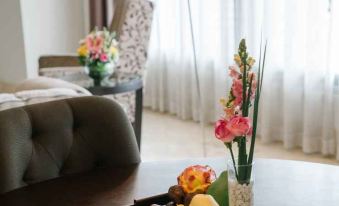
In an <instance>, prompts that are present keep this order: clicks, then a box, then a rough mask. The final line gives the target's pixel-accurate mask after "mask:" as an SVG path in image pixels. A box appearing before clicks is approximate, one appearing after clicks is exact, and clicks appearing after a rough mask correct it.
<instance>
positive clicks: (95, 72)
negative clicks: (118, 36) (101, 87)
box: [77, 28, 119, 85]
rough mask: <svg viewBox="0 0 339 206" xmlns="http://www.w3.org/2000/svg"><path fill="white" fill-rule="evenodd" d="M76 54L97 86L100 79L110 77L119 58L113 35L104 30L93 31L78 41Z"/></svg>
mask: <svg viewBox="0 0 339 206" xmlns="http://www.w3.org/2000/svg"><path fill="white" fill-rule="evenodd" d="M77 52H78V55H79V61H80V63H81V64H82V65H84V66H85V67H86V69H87V72H88V75H89V76H90V77H92V78H93V79H94V84H96V85H98V84H100V82H101V80H102V79H104V78H106V77H108V76H110V75H112V73H113V69H114V66H115V64H116V62H117V61H118V58H119V51H118V48H117V41H116V40H115V33H114V32H112V33H111V32H109V31H108V30H107V29H106V28H104V29H103V31H98V30H97V29H95V30H94V31H92V32H91V33H90V34H88V35H87V36H86V37H85V38H84V39H82V40H81V41H80V47H79V48H78V50H77Z"/></svg>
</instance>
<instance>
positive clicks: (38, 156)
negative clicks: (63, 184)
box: [0, 96, 140, 194]
mask: <svg viewBox="0 0 339 206" xmlns="http://www.w3.org/2000/svg"><path fill="white" fill-rule="evenodd" d="M139 162H140V156H139V151H138V147H137V143H136V140H135V135H134V132H133V129H132V126H131V124H130V122H129V120H128V118H127V117H126V115H125V113H124V111H123V110H122V108H121V106H119V104H117V103H116V102H114V101H112V100H110V99H107V98H103V97H94V96H88V97H77V98H72V99H64V100H58V101H52V102H46V103H40V104H34V105H28V106H24V107H18V108H13V109H9V110H5V111H1V112H0V194H1V193H5V192H8V191H10V190H13V189H16V188H20V187H23V186H27V185H30V184H34V183H36V182H40V181H44V180H48V179H52V178H57V177H60V176H64V175H69V174H76V173H82V172H85V171H89V170H94V169H98V168H102V167H114V166H121V165H129V164H131V165H132V164H136V163H139Z"/></svg>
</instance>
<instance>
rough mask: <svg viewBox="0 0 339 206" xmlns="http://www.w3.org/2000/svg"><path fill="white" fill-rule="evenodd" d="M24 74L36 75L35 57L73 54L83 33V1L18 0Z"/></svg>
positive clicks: (36, 61)
mask: <svg viewBox="0 0 339 206" xmlns="http://www.w3.org/2000/svg"><path fill="white" fill-rule="evenodd" d="M21 11H22V19H23V28H24V41H25V51H26V60H27V76H28V77H34V76H36V75H37V68H38V58H39V56H40V55H45V54H65V53H66V54H67V53H75V52H76V49H77V47H78V42H79V40H80V39H81V38H82V37H83V36H84V34H85V20H84V16H85V15H84V12H85V10H84V1H83V0H21Z"/></svg>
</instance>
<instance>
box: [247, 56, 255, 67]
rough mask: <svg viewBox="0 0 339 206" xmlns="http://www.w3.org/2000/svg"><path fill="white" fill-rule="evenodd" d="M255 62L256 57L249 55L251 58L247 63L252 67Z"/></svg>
mask: <svg viewBox="0 0 339 206" xmlns="http://www.w3.org/2000/svg"><path fill="white" fill-rule="evenodd" d="M254 63H255V59H254V58H253V57H249V58H248V59H247V64H248V65H249V66H250V67H252V66H253V65H254Z"/></svg>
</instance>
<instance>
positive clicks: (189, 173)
mask: <svg viewBox="0 0 339 206" xmlns="http://www.w3.org/2000/svg"><path fill="white" fill-rule="evenodd" d="M215 179H216V175H215V172H214V170H213V169H212V168H211V167H209V166H202V165H194V166H190V167H187V168H186V169H185V170H184V171H183V172H182V173H181V174H180V176H179V177H178V184H179V185H180V186H181V187H182V188H183V190H184V191H185V192H186V193H193V192H196V191H198V190H201V191H202V192H206V191H207V189H208V187H209V186H210V185H211V183H212V182H213V181H214V180H215Z"/></svg>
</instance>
